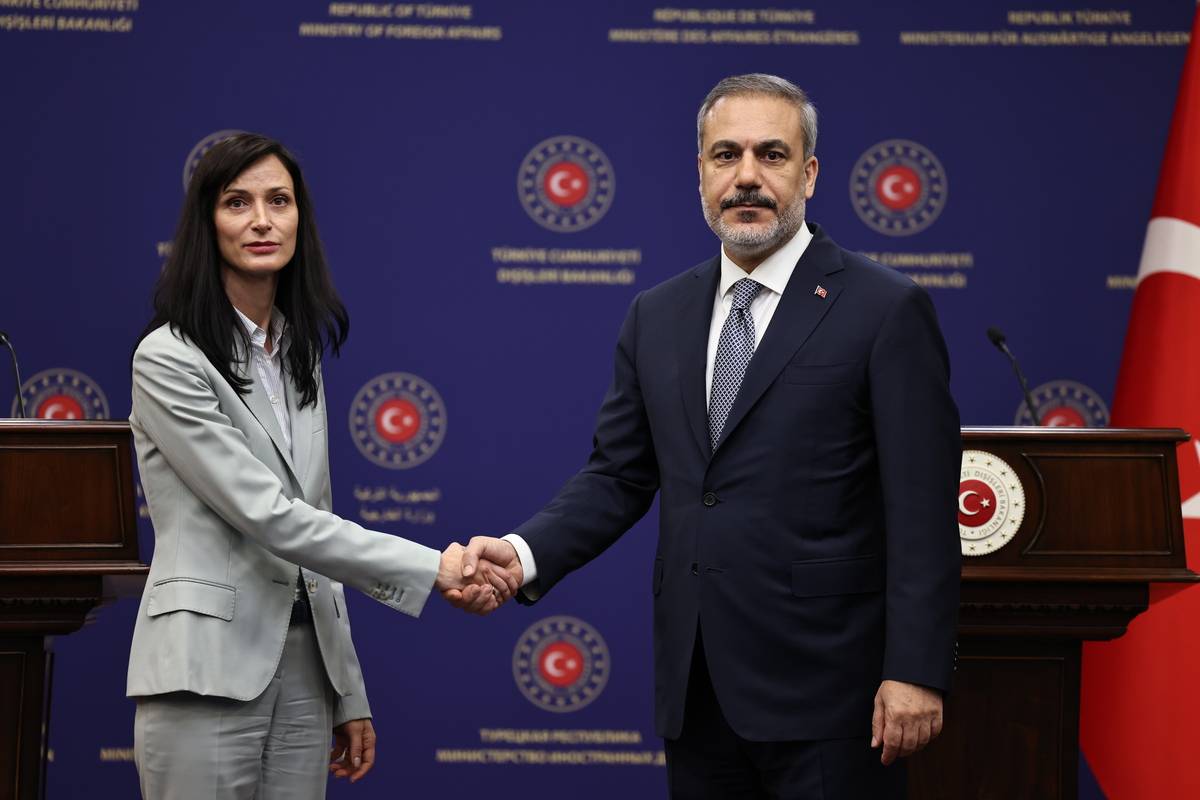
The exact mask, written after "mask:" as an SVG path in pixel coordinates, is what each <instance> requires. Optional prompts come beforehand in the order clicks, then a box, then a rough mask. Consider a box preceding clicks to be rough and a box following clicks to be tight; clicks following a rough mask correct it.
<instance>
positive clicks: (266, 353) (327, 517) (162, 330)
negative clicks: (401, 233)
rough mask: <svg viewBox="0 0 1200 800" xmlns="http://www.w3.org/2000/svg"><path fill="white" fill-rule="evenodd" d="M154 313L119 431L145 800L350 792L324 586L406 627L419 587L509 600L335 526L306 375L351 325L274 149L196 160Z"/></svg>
mask: <svg viewBox="0 0 1200 800" xmlns="http://www.w3.org/2000/svg"><path fill="white" fill-rule="evenodd" d="M154 309H155V316H154V319H153V321H152V322H151V323H150V325H149V326H148V328H147V330H146V333H144V334H143V336H142V339H141V342H140V343H139V345H138V348H137V350H136V352H135V353H134V357H133V411H132V413H131V414H130V417H129V421H130V424H131V426H132V428H133V433H134V440H135V444H136V448H137V456H138V465H139V468H140V471H141V476H142V483H143V486H144V488H145V492H146V499H147V502H148V503H149V506H150V516H151V519H152V521H153V523H154V535H155V548H154V558H153V561H152V562H151V565H150V576H149V579H148V580H147V583H146V589H145V592H144V593H143V595H142V602H141V607H140V608H139V610H138V617H137V622H136V626H135V629H134V634H133V646H132V650H131V653H130V660H129V682H128V690H127V693H128V694H129V696H131V697H135V698H137V701H138V702H137V714H136V717H135V723H134V755H135V760H136V762H137V766H138V773H139V777H140V781H141V786H142V793H143V795H144V796H145V797H146V798H148V800H151V799H154V800H156V799H157V798H191V797H196V798H200V797H203V798H213V797H220V798H232V797H237V798H242V797H245V798H251V797H254V798H259V799H260V800H261V799H262V798H289V799H290V800H291V799H294V798H321V797H324V795H325V776H326V770H327V769H328V770H329V771H332V772H333V774H334V775H336V776H338V777H349V779H350V780H351V782H354V781H357V780H358V779H360V778H361V777H362V776H363V775H365V774H366V773H367V771H368V770H369V769H370V768H371V766H372V764H373V763H374V757H375V753H374V749H375V732H374V729H373V727H372V724H371V720H370V717H371V712H370V708H369V706H368V704H367V698H366V694H365V690H364V687H363V678H362V672H361V670H360V668H359V663H358V657H357V655H356V654H355V651H354V644H353V642H352V641H351V637H350V622H349V619H348V618H347V615H346V599H345V595H344V594H343V590H342V585H341V584H342V583H348V584H350V585H351V586H353V587H355V588H357V589H360V590H361V591H363V592H366V593H367V594H369V595H370V596H371V597H373V598H375V599H376V600H379V601H380V602H382V603H385V604H386V605H389V606H391V607H392V608H394V609H396V610H398V611H402V612H404V613H406V614H409V615H412V616H417V615H419V614H420V612H421V609H422V608H423V606H424V604H425V601H426V599H427V598H428V595H429V593H430V591H431V589H432V588H433V587H434V586H435V585H436V586H437V587H438V589H439V590H440V591H442V592H443V593H444V594H447V596H448V597H451V598H455V599H456V600H457V602H456V604H459V605H466V606H467V607H468V610H471V611H475V612H479V613H486V612H488V611H490V610H492V609H494V608H495V607H496V605H497V604H498V603H499V602H501V601H503V600H504V599H507V597H509V596H511V594H512V592H513V591H514V590H515V588H516V587H515V582H513V581H512V578H511V576H508V575H507V574H506V573H503V572H502V571H500V570H489V571H490V572H491V573H492V574H491V576H487V575H486V574H485V576H484V577H482V578H477V579H476V580H478V581H480V583H479V584H473V585H471V586H468V587H465V588H464V587H463V585H462V578H461V567H460V565H459V562H460V560H461V552H462V549H461V548H460V547H458V546H457V545H451V546H450V548H448V549H447V550H446V552H445V553H441V554H439V553H438V552H437V551H435V550H432V549H430V548H427V547H424V546H422V545H419V544H416V543H414V542H410V541H407V540H404V539H401V538H398V537H395V536H390V535H387V534H384V533H379V532H375V531H368V530H364V529H363V528H361V527H359V526H358V525H356V524H354V523H353V522H349V521H347V520H343V519H340V518H339V517H337V516H335V515H333V514H332V513H330V510H329V509H330V500H331V490H330V481H329V463H328V458H327V447H328V437H327V433H326V424H325V422H326V420H325V401H324V391H323V387H322V385H321V370H320V360H321V355H322V353H323V352H324V351H325V349H326V348H327V347H328V348H329V349H332V351H333V352H334V353H335V354H336V353H337V352H338V350H339V348H340V346H341V345H342V343H343V342H344V341H345V339H346V334H347V330H348V328H349V317H348V316H347V313H346V310H345V307H344V306H343V305H342V303H341V301H340V300H339V299H338V296H337V293H336V292H335V290H334V288H333V284H332V282H331V281H330V278H329V271H328V269H327V266H326V263H325V257H324V255H323V252H322V249H321V243H320V239H319V238H318V236H317V228H316V223H315V221H314V218H313V211H312V204H311V202H310V201H309V197H308V191H307V189H306V188H305V184H304V179H303V176H302V175H301V173H300V168H299V166H298V165H297V163H296V161H295V159H294V158H293V157H292V156H291V155H290V154H289V153H288V152H287V150H285V149H284V148H283V146H282V145H281V144H280V143H279V142H276V141H273V140H271V139H267V138H265V137H263V136H259V135H255V134H240V135H237V136H234V137H233V138H231V139H227V140H226V141H224V142H222V143H221V144H218V145H217V146H215V147H214V148H213V149H212V150H211V151H209V152H208V153H207V154H206V155H205V156H204V158H203V160H202V161H201V162H200V164H199V165H198V166H197V168H196V172H195V174H194V176H193V177H192V180H191V184H190V186H189V188H188V193H187V198H186V200H185V202H184V207H183V212H182V215H181V217H180V221H179V227H178V230H177V232H176V236H175V242H174V247H173V249H172V253H171V256H170V258H169V259H168V261H167V263H166V265H165V267H164V268H163V273H162V275H161V277H160V279H159V282H158V286H157V288H156V290H155V295H154ZM487 580H491V581H492V582H493V583H494V584H495V587H494V588H495V589H496V590H498V596H497V593H496V592H495V591H493V587H492V586H491V585H489V584H487V583H486V581H487ZM460 589H461V590H462V595H461V599H459V597H460V596H459V595H458V594H457V592H458V590H460ZM331 730H332V731H333V737H334V747H333V752H332V755H331V754H330V753H329V751H328V750H327V748H328V747H329V742H330V731H331ZM331 761H332V763H331Z"/></svg>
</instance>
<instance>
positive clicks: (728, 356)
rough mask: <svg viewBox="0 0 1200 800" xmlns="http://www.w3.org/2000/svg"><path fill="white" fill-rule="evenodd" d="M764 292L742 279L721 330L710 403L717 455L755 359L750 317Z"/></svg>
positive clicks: (710, 429)
mask: <svg viewBox="0 0 1200 800" xmlns="http://www.w3.org/2000/svg"><path fill="white" fill-rule="evenodd" d="M761 289H762V284H761V283H758V282H757V281H753V280H751V279H750V278H742V279H741V280H740V281H738V282H737V283H735V284H734V285H733V305H732V307H731V308H730V309H729V316H728V317H726V318H725V325H724V327H722V328H721V338H720V339H719V340H718V341H717V354H716V356H715V357H714V358H713V376H712V393H711V394H710V396H709V401H708V435H709V438H710V439H711V442H712V449H713V452H714V453H715V452H716V450H717V441H718V440H719V439H720V438H721V431H722V430H723V429H724V428H725V420H726V419H727V418H728V417H729V411H730V409H732V408H733V401H734V400H736V399H737V394H738V389H740V388H741V386H742V378H743V377H744V376H745V374H746V367H747V365H749V364H750V358H751V357H752V356H753V355H754V317H752V316H750V304H751V303H752V302H754V298H755V297H757V296H758V293H759V290H761Z"/></svg>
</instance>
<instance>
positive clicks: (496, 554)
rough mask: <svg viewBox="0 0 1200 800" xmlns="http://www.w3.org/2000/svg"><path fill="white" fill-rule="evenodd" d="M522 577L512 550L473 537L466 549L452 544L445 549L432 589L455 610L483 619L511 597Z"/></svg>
mask: <svg viewBox="0 0 1200 800" xmlns="http://www.w3.org/2000/svg"><path fill="white" fill-rule="evenodd" d="M523 577H524V570H523V569H522V567H521V559H520V558H519V557H518V556H517V550H516V548H514V547H513V546H512V545H511V544H510V543H508V542H506V541H504V540H503V539H495V538H492V537H490V536H476V537H474V538H473V539H471V541H470V542H469V543H468V544H467V546H466V547H463V546H462V545H461V544H458V543H457V542H456V543H454V544H451V545H450V546H449V547H447V548H446V550H445V551H444V552H443V553H442V562H441V564H440V566H439V567H438V575H437V580H435V581H434V587H435V588H436V589H437V590H438V591H439V592H441V594H442V597H444V598H445V599H446V602H448V603H449V604H450V605H452V606H454V607H455V608H461V609H462V610H463V611H466V612H468V613H470V614H479V615H481V616H483V615H487V614H490V613H492V612H493V611H495V610H496V609H497V608H499V607H500V606H502V605H503V604H504V603H505V602H506V601H508V600H510V599H511V598H513V597H514V596H515V595H516V594H517V590H518V589H520V588H521V581H522V578H523Z"/></svg>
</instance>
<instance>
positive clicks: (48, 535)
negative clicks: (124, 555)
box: [0, 445, 125, 558]
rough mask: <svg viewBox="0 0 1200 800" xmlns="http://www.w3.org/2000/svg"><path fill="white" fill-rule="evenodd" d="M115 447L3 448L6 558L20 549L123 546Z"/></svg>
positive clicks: (0, 509)
mask: <svg viewBox="0 0 1200 800" xmlns="http://www.w3.org/2000/svg"><path fill="white" fill-rule="evenodd" d="M119 472H120V471H119V464H118V461H117V448H116V446H115V445H109V446H105V447H86V448H85V447H73V446H64V447H4V446H3V445H0V558H5V557H6V555H5V554H4V552H3V551H5V550H8V549H10V548H14V547H22V546H29V545H38V546H42V547H45V546H47V545H52V546H55V547H59V548H62V547H73V546H84V547H117V548H119V547H122V546H123V545H124V544H125V530H124V525H123V520H122V519H121V507H120V504H119V502H118V497H119V483H118V475H119Z"/></svg>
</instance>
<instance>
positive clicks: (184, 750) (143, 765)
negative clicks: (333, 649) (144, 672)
mask: <svg viewBox="0 0 1200 800" xmlns="http://www.w3.org/2000/svg"><path fill="white" fill-rule="evenodd" d="M332 724H333V688H332V687H331V686H330V685H329V679H328V678H327V677H326V675H325V666H324V664H323V663H322V661H321V655H320V653H319V651H318V650H317V640H316V632H315V631H314V630H313V627H312V624H311V623H301V624H293V625H292V626H291V627H290V628H289V630H288V635H287V641H286V643H285V644H284V648H283V655H282V657H281V658H280V660H279V669H278V671H277V672H276V673H275V677H274V678H272V679H271V683H270V684H269V685H268V686H267V688H266V690H265V691H264V692H263V693H262V694H261V695H259V696H258V697H256V698H254V699H253V700H248V701H241V700H230V699H228V698H224V697H204V696H201V695H198V694H193V693H191V692H173V693H171V694H163V695H155V696H152V697H139V698H138V703H137V714H136V715H135V716H134V722H133V756H134V761H135V762H136V764H137V769H138V779H139V781H140V783H141V787H142V796H143V797H144V798H145V800H200V798H204V800H243V799H244V800H251V798H253V800H285V799H286V800H322V799H323V798H324V797H325V784H326V781H327V779H328V775H329V751H330V747H331V738H332V737H331V728H332Z"/></svg>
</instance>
